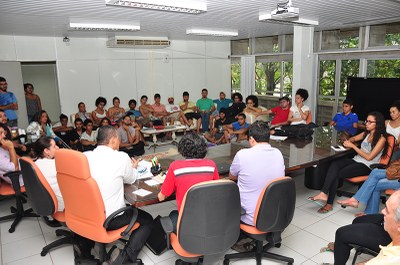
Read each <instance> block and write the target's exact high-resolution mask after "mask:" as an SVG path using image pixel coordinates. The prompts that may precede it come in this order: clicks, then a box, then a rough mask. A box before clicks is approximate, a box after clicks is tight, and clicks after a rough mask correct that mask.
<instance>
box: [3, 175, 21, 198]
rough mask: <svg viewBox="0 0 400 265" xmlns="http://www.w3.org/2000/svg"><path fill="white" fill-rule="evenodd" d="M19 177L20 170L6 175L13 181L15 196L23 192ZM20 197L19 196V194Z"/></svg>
mask: <svg viewBox="0 0 400 265" xmlns="http://www.w3.org/2000/svg"><path fill="white" fill-rule="evenodd" d="M19 175H21V171H20V170H16V171H10V172H7V173H5V174H4V176H5V177H9V178H10V180H11V185H12V187H13V189H14V191H15V194H17V193H20V192H21V185H20V183H19ZM17 195H18V194H17Z"/></svg>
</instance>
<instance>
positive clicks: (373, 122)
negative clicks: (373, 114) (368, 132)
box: [364, 120, 376, 124]
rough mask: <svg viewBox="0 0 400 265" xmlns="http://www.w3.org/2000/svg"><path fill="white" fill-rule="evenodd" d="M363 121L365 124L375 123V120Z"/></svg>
mask: <svg viewBox="0 0 400 265" xmlns="http://www.w3.org/2000/svg"><path fill="white" fill-rule="evenodd" d="M364 123H365V124H367V123H376V121H370V120H366V121H364Z"/></svg>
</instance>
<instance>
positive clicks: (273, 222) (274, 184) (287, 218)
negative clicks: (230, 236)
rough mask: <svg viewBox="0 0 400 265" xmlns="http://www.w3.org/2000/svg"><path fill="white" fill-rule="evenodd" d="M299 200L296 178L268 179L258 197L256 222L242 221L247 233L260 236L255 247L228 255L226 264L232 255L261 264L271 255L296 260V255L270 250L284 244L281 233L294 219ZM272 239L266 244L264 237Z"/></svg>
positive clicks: (291, 261)
mask: <svg viewBox="0 0 400 265" xmlns="http://www.w3.org/2000/svg"><path fill="white" fill-rule="evenodd" d="M295 204H296V189H295V184H294V181H293V179H291V178H289V177H283V178H279V179H276V180H273V181H271V182H270V183H268V184H267V185H266V186H265V188H264V190H263V191H262V192H261V194H260V197H259V198H258V202H257V207H256V209H255V214H254V223H255V226H252V225H247V224H244V223H241V224H240V229H241V230H242V232H243V233H244V234H246V235H247V236H249V237H250V238H253V239H255V240H256V247H255V248H254V250H252V251H249V252H243V253H235V254H228V255H225V259H224V265H228V264H229V260H230V259H241V258H254V257H255V258H256V263H257V265H261V260H262V258H263V257H264V258H269V259H274V260H278V261H284V262H287V264H293V263H294V259H292V258H289V257H284V256H281V255H278V254H274V253H270V252H267V251H268V249H270V248H272V247H274V246H275V247H280V246H281V241H282V239H281V234H282V232H283V231H284V230H285V228H286V227H287V226H288V225H289V224H290V222H291V221H292V219H293V214H294V209H295ZM265 240H266V241H267V242H268V243H267V244H266V245H265V246H263V241H265Z"/></svg>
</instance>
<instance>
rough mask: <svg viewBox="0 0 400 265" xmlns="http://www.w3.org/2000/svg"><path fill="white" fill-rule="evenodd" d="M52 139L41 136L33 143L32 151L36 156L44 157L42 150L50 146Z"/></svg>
mask: <svg viewBox="0 0 400 265" xmlns="http://www.w3.org/2000/svg"><path fill="white" fill-rule="evenodd" d="M52 140H53V141H54V139H53V138H52V137H49V136H42V137H40V138H39V139H37V141H36V142H35V144H34V145H33V152H34V153H35V156H36V157H38V158H39V157H40V158H44V150H45V149H49V148H50V146H51V141H52Z"/></svg>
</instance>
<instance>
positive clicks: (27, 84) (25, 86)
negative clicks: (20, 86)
mask: <svg viewBox="0 0 400 265" xmlns="http://www.w3.org/2000/svg"><path fill="white" fill-rule="evenodd" d="M28 86H31V87H32V89H35V88H34V87H33V85H32V84H31V83H25V84H24V90H27V89H28Z"/></svg>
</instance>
